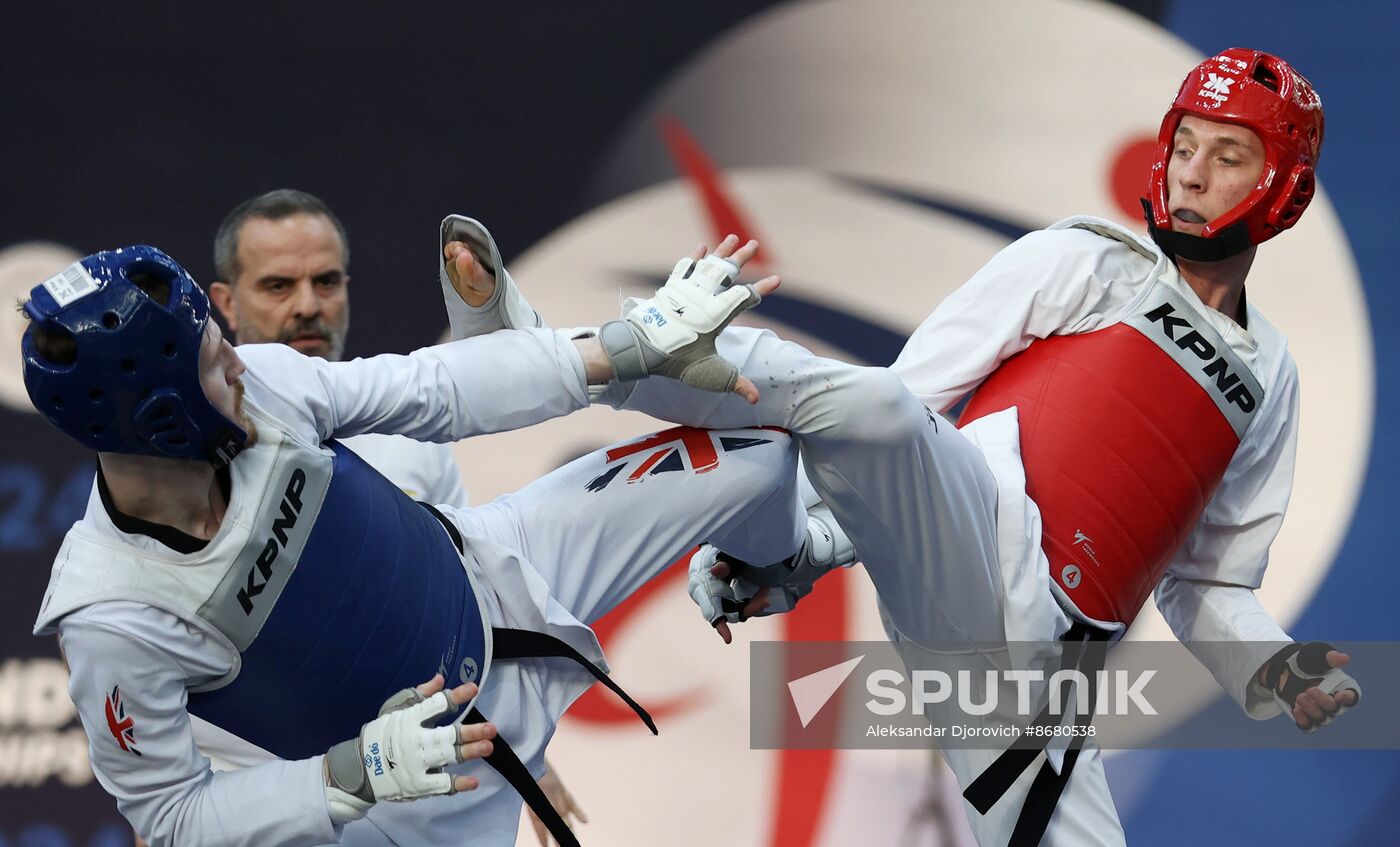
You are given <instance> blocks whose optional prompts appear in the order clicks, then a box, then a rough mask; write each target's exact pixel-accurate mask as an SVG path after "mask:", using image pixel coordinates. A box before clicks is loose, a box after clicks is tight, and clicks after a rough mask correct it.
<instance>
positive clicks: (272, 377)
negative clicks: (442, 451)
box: [238, 329, 588, 442]
mask: <svg viewBox="0 0 1400 847" xmlns="http://www.w3.org/2000/svg"><path fill="white" fill-rule="evenodd" d="M238 353H239V355H240V356H241V357H242V358H243V359H244V361H245V362H246V363H247V365H248V372H247V373H246V374H245V375H244V380H245V382H248V383H250V385H249V391H250V392H255V396H256V398H257V402H258V404H259V405H260V406H262V407H263V408H264V409H266V410H267V411H268V412H270V413H271V414H273V415H274V416H275V417H277V418H279V419H281V420H282V421H284V422H286V423H288V424H289V425H292V426H294V427H296V426H297V424H298V423H300V424H301V426H300V427H297V428H298V429H300V430H301V432H302V434H303V435H304V436H307V435H309V436H313V437H314V438H315V440H316V441H317V442H319V441H324V440H326V439H328V438H333V437H335V436H347V435H357V434H359V433H362V432H393V433H398V434H400V435H406V436H408V437H410V438H415V439H417V440H419V441H436V442H446V441H457V440H459V439H462V438H466V437H468V436H471V435H481V434H484V433H490V432H503V431H506V430H511V429H519V428H521V427H525V426H529V425H531V424H535V423H539V422H540V421H545V420H549V419H550V418H554V417H558V416H560V415H565V414H568V413H569V412H573V411H575V410H578V409H581V408H583V407H584V406H587V405H588V392H587V385H586V378H585V374H584V366H583V358H582V356H581V355H580V354H579V352H578V349H577V347H575V346H574V344H573V342H572V341H570V340H569V339H568V338H567V337H566V336H564V335H563V334H561V333H555V332H552V331H550V330H541V329H531V330H510V331H502V332H494V333H491V334H490V335H487V336H482V337H480V338H468V339H465V340H462V341H453V342H450V343H447V344H440V345H437V346H435V347H425V348H423V349H421V350H415V351H414V352H412V353H410V354H408V355H406V356H400V355H393V354H386V355H382V356H373V357H371V358H368V359H355V360H353V361H349V362H327V361H326V360H324V359H319V358H316V357H312V356H303V355H301V354H300V353H297V351H295V350H293V349H291V348H289V347H286V346H285V345H281V344H252V345H245V346H242V347H240V348H239V349H238ZM307 425H309V426H310V428H311V430H312V431H311V432H308V431H307V429H306V427H307Z"/></svg>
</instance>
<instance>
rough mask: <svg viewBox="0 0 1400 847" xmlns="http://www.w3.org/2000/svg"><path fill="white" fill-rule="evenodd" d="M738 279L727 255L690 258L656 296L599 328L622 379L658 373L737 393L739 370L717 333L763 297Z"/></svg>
mask: <svg viewBox="0 0 1400 847" xmlns="http://www.w3.org/2000/svg"><path fill="white" fill-rule="evenodd" d="M738 277H739V266H738V265H736V264H734V263H733V262H731V261H729V260H727V259H721V258H718V257H716V256H706V257H705V258H703V259H700V260H698V261H697V260H695V259H689V258H687V259H682V260H680V262H678V263H677V264H676V267H675V268H674V269H673V270H672V271H671V276H670V278H669V279H667V280H666V284H665V285H663V286H662V287H661V288H660V289H659V290H658V291H657V292H656V296H655V297H652V298H649V299H646V300H637V299H635V298H631V299H628V300H627V302H626V303H624V304H623V317H622V318H621V319H620V320H615V321H608V322H607V323H605V324H603V326H602V328H601V329H599V330H598V337H599V339H600V340H601V341H602V342H603V349H604V350H606V351H607V354H608V359H609V360H610V361H611V362H612V365H613V370H614V371H616V373H617V378H618V379H619V380H620V381H622V382H632V381H635V380H639V379H642V378H643V377H646V376H650V375H652V374H657V375H659V376H666V377H670V378H672V379H678V380H680V381H681V382H684V383H685V384H687V385H690V386H692V387H694V388H699V389H703V390H705V391H720V392H724V391H732V390H733V389H734V385H735V383H736V382H737V381H738V379H739V371H738V369H737V368H735V367H734V365H732V364H730V363H729V362H726V361H725V360H724V359H722V358H720V356H719V354H717V353H716V352H715V337H716V336H717V335H719V334H720V332H722V331H723V330H724V328H725V327H726V326H728V325H729V322H730V321H732V320H734V318H735V316H736V315H738V314H739V313H740V312H742V311H744V310H745V309H749V308H752V307H753V306H755V305H757V304H758V302H759V300H760V299H762V298H761V297H760V296H759V294H758V292H757V291H755V290H754V288H753V286H751V285H739V284H735V282H734V281H735V280H736V279H738Z"/></svg>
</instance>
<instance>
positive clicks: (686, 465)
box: [587, 426, 782, 492]
mask: <svg viewBox="0 0 1400 847" xmlns="http://www.w3.org/2000/svg"><path fill="white" fill-rule="evenodd" d="M765 429H769V430H771V429H774V428H773V427H755V428H754V429H753V430H752V431H751V432H752V434H750V435H744V436H738V435H732V434H731V435H720V434H719V433H718V432H714V431H711V430H708V429H699V428H697V427H693V426H677V427H672V428H671V429H667V430H663V431H661V432H658V433H656V434H654V435H648V436H646V437H644V438H641V439H639V440H637V441H633V442H632V443H630V444H623V445H620V446H618V447H614V448H612V449H611V450H609V451H608V452H607V461H608V462H610V463H611V462H616V463H617V464H614V465H612V466H611V467H609V468H608V469H607V470H606V471H604V472H603V473H602V474H600V475H599V476H597V477H594V478H593V479H592V480H591V481H590V482H589V483H588V486H587V489H588V490H589V491H593V492H597V491H602V490H603V489H604V488H607V487H608V486H609V485H610V484H611V483H612V481H613V480H615V479H617V477H619V476H621V475H622V471H624V470H626V469H627V467H628V466H629V465H631V464H632V458H633V457H635V456H636V455H637V454H639V453H640V454H646V458H644V459H643V460H642V461H641V464H639V465H637V466H636V467H635V468H633V469H632V472H631V473H629V474H627V475H626V477H625V479H626V480H627V484H628V485H632V484H634V483H638V482H644V481H645V480H646V479H647V478H648V477H652V476H656V475H657V474H663V473H673V472H677V471H689V472H690V473H696V474H701V473H709V472H710V471H712V470H714V469H715V468H717V467H719V460H720V455H721V454H723V453H733V452H735V451H737V450H746V449H748V448H749V447H757V446H759V445H760V444H772V443H773V440H772V439H771V438H768V437H766V436H765V435H764V433H763V430H765ZM777 431H778V432H781V431H782V430H777ZM648 451H650V452H648Z"/></svg>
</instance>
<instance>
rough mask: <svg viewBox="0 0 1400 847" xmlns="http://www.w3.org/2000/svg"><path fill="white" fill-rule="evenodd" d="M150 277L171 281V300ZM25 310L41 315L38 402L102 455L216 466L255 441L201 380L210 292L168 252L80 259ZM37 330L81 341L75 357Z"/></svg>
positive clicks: (33, 381)
mask: <svg viewBox="0 0 1400 847" xmlns="http://www.w3.org/2000/svg"><path fill="white" fill-rule="evenodd" d="M148 280H158V281H160V282H164V283H165V284H166V285H168V286H169V288H170V295H169V297H168V298H166V301H165V302H164V303H158V302H156V301H155V300H153V299H152V298H151V297H150V296H149V295H148V294H146V292H145V291H142V290H141V288H140V287H138V285H137V284H136V283H138V282H141V283H145V282H147V281H148ZM147 287H149V285H148V286H147ZM24 311H25V312H26V313H27V314H28V315H29V317H30V319H31V321H32V323H31V324H30V326H29V327H28V328H27V329H26V330H25V332H24V339H23V341H22V343H21V350H22V353H23V357H24V385H25V388H27V389H28V390H29V399H30V400H31V401H33V403H34V408H36V409H38V410H39V411H40V412H41V413H43V415H44V417H46V418H48V419H49V421H50V422H51V423H52V424H53V425H54V426H56V427H58V428H59V429H61V430H63V432H65V433H67V434H68V435H69V436H71V437H73V438H75V439H77V440H78V441H80V442H82V443H83V444H86V445H87V446H89V447H91V448H93V449H94V450H99V451H102V452H108V453H135V454H138V455H144V456H164V457H169V458H178V459H193V458H202V459H208V460H209V461H210V462H212V463H213V464H214V465H215V466H216V467H221V466H223V465H226V464H228V462H229V461H231V460H232V459H233V457H234V456H235V455H236V454H237V453H238V451H239V450H240V449H242V447H243V445H244V444H245V443H246V442H247V438H248V436H247V433H245V432H244V431H243V429H242V428H241V427H239V426H238V425H237V424H236V423H234V422H233V421H231V420H229V419H228V418H226V417H224V415H223V414H222V413H221V412H219V411H218V410H217V409H215V408H214V406H213V404H212V403H210V402H209V398H208V397H207V396H206V395H205V393H204V388H203V387H202V386H201V385H200V382H199V347H200V343H201V341H202V339H203V337H204V325H205V324H206V323H208V321H209V298H208V296H206V295H205V293H204V291H203V290H202V289H201V288H200V287H199V286H198V285H197V284H195V281H194V279H193V278H191V277H190V275H189V274H188V273H186V272H185V269H184V268H182V267H180V265H179V264H177V263H176V262H175V260H174V259H172V258H170V257H169V256H167V255H165V254H164V253H162V252H161V251H159V250H157V249H155V248H154V247H145V246H137V247H125V248H122V249H120V250H110V251H107V252H104V253H97V254H94V255H92V256H88V257H87V258H85V259H82V260H80V261H77V262H74V263H73V264H72V265H69V266H68V267H67V268H66V269H64V270H63V271H62V272H61V273H59V274H58V275H57V276H54V277H51V278H49V279H47V280H45V281H44V282H43V283H41V284H39V285H36V286H35V287H34V289H33V290H32V291H30V292H29V300H28V302H26V303H25V304H24ZM36 330H43V331H44V332H46V333H48V334H50V335H56V336H67V337H68V338H71V339H72V341H73V345H74V347H75V355H74V356H73V357H72V358H71V360H69V361H54V360H52V359H49V358H46V357H45V356H43V355H41V354H40V353H39V351H38V349H37V348H36V346H35V344H34V333H35V331H36ZM63 358H67V357H63Z"/></svg>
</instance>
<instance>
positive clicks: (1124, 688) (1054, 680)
mask: <svg viewBox="0 0 1400 847" xmlns="http://www.w3.org/2000/svg"><path fill="white" fill-rule="evenodd" d="M838 667H839V666H838ZM1156 675H1157V672H1156V671H1155V670H1143V671H1136V672H1130V671H1125V670H1116V671H1111V672H1110V671H1096V672H1094V677H1095V682H1096V685H1095V686H1094V688H1096V689H1097V691H1098V693H1097V695H1095V697H1094V701H1095V703H1094V709H1093V711H1094V714H1096V715H1117V716H1120V717H1122V716H1126V715H1132V714H1138V715H1155V714H1157V710H1156V708H1154V707H1153V705H1152V703H1151V702H1150V701H1149V700H1148V699H1147V697H1146V696H1145V694H1144V691H1143V689H1144V688H1146V687H1147V684H1148V683H1149V682H1151V681H1152V678H1153V677H1154V676H1156ZM1043 682H1046V675H1045V672H1044V671H1038V670H1003V671H983V672H982V678H981V679H980V680H975V679H974V672H973V671H970V670H960V671H957V672H956V681H955V677H954V675H952V674H949V673H947V672H946V671H939V670H916V671H914V672H913V678H912V680H911V679H909V678H907V677H905V676H904V674H902V673H900V672H899V671H896V670H890V669H885V670H877V671H873V672H871V673H870V674H868V675H867V676H866V678H865V690H866V691H867V692H868V693H869V694H870V695H872V696H871V698H870V699H869V700H866V701H865V706H866V708H868V709H869V710H870V711H871V713H873V714H876V715H881V716H883V717H888V716H890V715H897V714H899V713H900V712H903V711H905V708H906V704H908V710H909V712H910V713H911V714H916V715H917V714H923V713H924V711H925V710H926V709H927V708H928V707H929V706H936V705H939V704H943V703H949V702H952V701H954V698H956V703H957V708H958V709H959V710H960V711H961V712H963V713H964V714H967V715H972V716H981V715H990V714H992V713H994V712H996V711H997V709H998V706H1000V705H1001V693H1000V692H1001V690H1002V686H1001V684H1000V683H1008V684H1012V685H1015V686H1016V714H1018V715H1021V716H1023V717H1033V716H1034V715H1036V714H1037V713H1039V711H1040V707H1039V706H1038V705H1035V704H1034V703H1033V696H1034V695H1033V692H1032V687H1033V686H1035V685H1036V684H1037V683H1043ZM979 683H980V684H979ZM1110 683H1111V684H1110ZM905 687H908V688H910V689H911V690H912V692H913V694H912V696H905V694H904V688H905ZM1048 688H1049V709H1050V714H1052V715H1063V714H1065V711H1066V709H1065V706H1066V704H1067V703H1068V702H1069V700H1070V698H1071V697H1073V698H1074V703H1075V705H1074V708H1075V710H1076V713H1082V712H1085V711H1088V710H1089V697H1090V695H1089V688H1090V682H1089V674H1086V673H1084V672H1083V671H1078V670H1060V671H1056V672H1054V673H1053V674H1050V678H1049V683H1048ZM979 690H980V694H979ZM831 693H832V694H835V693H836V692H835V690H834V689H833V690H832V692H831ZM828 696H830V695H828ZM979 697H980V700H979Z"/></svg>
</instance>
